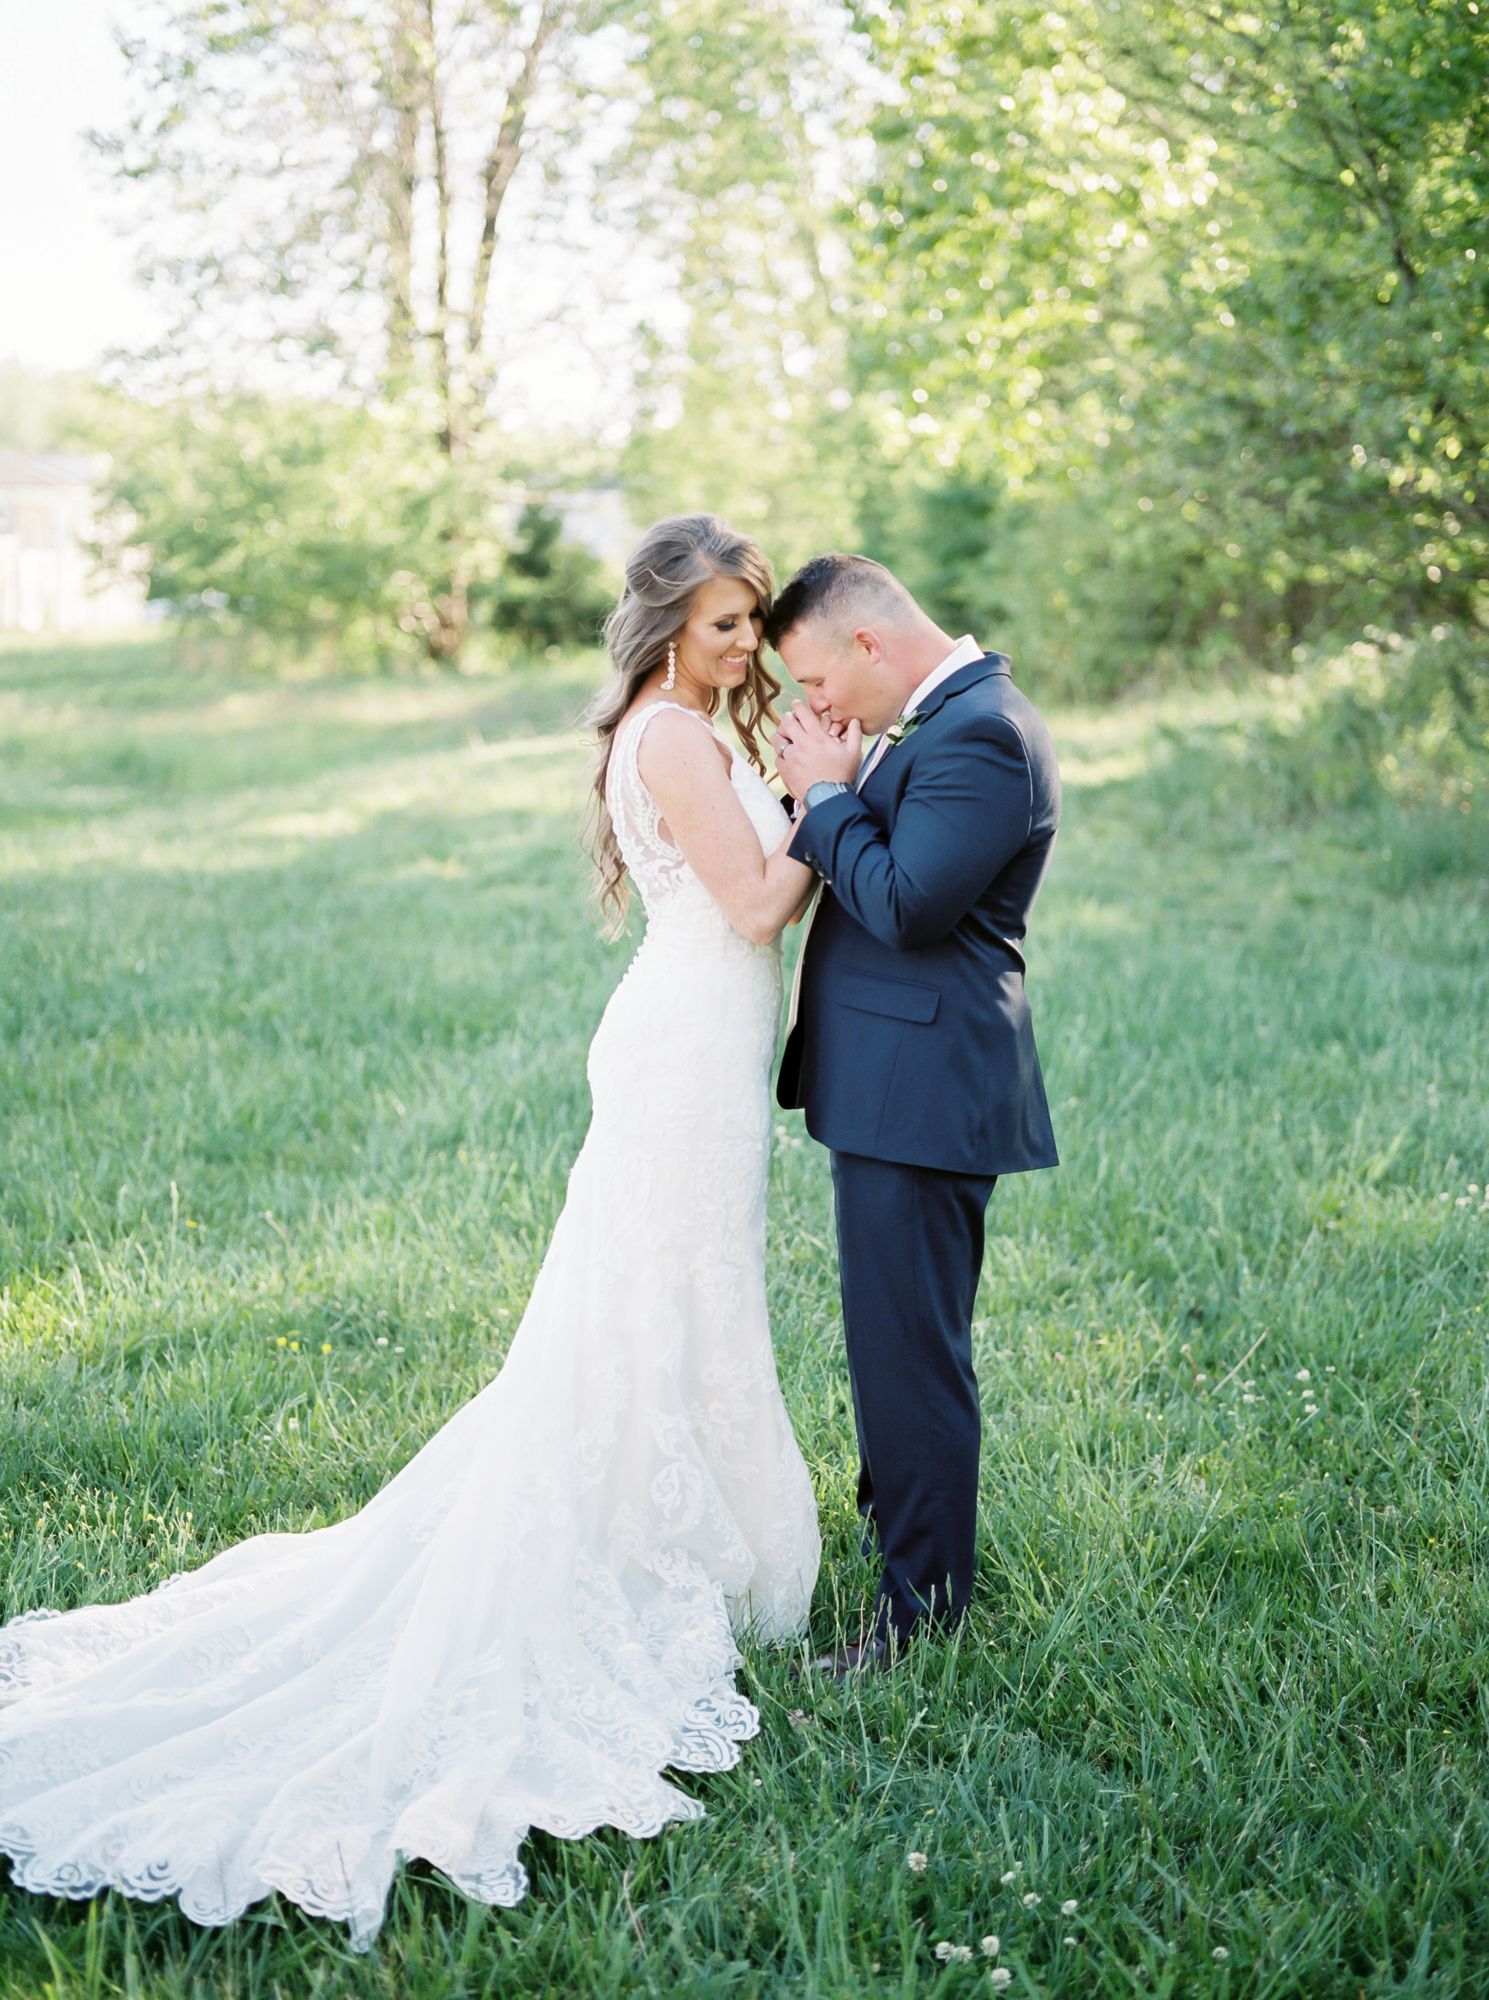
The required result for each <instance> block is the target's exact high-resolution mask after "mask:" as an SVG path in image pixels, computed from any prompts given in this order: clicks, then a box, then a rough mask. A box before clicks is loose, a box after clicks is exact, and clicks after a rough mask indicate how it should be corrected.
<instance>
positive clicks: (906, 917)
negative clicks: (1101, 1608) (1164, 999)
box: [777, 653, 1060, 1638]
mask: <svg viewBox="0 0 1489 2000" xmlns="http://www.w3.org/2000/svg"><path fill="white" fill-rule="evenodd" d="M1008 665H1009V663H1008V661H1007V659H1006V658H1005V657H1004V656H1003V655H1002V654H1001V653H987V654H984V656H983V657H982V659H980V660H976V661H974V662H972V664H971V665H969V666H966V667H962V668H960V669H959V670H958V671H957V672H956V673H954V674H952V675H951V676H949V678H948V679H947V680H945V681H943V682H942V683H941V685H940V686H939V687H938V688H936V689H935V691H934V692H933V693H932V694H931V695H930V696H929V697H928V698H927V699H926V700H925V701H924V702H923V703H922V704H921V706H920V708H919V710H918V711H917V713H918V716H919V721H918V724H917V726H916V727H915V728H914V729H912V730H911V731H910V733H909V734H908V735H907V736H906V737H905V738H904V740H903V741H902V742H900V743H898V744H896V745H894V746H892V747H890V748H889V749H887V750H886V751H885V753H884V755H883V757H882V758H881V759H880V760H879V762H878V764H877V765H876V766H875V768H874V769H873V770H872V771H871V772H870V773H869V775H868V776H867V778H865V780H864V782H863V788H862V791H861V792H846V793H839V794H838V795H836V796H835V797H832V798H829V799H826V800H824V801H823V803H822V804H820V805H818V806H816V807H814V808H813V810H812V811H811V812H809V813H807V814H806V816H805V818H804V819H803V820H802V822H801V825H800V827H799V828H798V830H797V833H796V837H795V839H794V840H793V841H792V843H791V852H792V854H793V855H794V856H795V857H796V858H797V859H798V860H799V861H805V862H808V863H809V864H810V865H811V866H812V867H813V868H815V869H816V870H817V872H818V873H819V874H820V875H821V876H822V878H823V884H824V886H823V890H822V901H821V905H820V907H819V909H818V911H817V914H816V917H815V920H814V922H813V925H812V930H811V934H810V936H809V937H808V939H807V942H806V946H805V951H806V958H805V963H804V965H803V968H802V983H801V998H800V1005H799V1010H798V1016H797V1021H796V1025H795V1027H794V1028H793V1030H792V1032H791V1034H790V1036H789V1037H788V1039H787V1043H786V1051H785V1055H784V1057H783V1059H782V1063H781V1071H780V1077H779V1080H778V1083H777V1095H778V1098H779V1100H780V1102H781V1103H782V1104H783V1105H784V1106H786V1107H787V1108H788V1109H794V1108H796V1107H798V1106H801V1107H804V1108H805V1111H806V1122H807V1130H808V1131H809V1132H810V1133H811V1134H812V1137H813V1138H814V1139H818V1140H820V1141H821V1142H822V1143H823V1144H824V1145H826V1146H828V1147H830V1148H831V1150H832V1168H833V1182H834V1188H835V1192H836V1198H837V1219H838V1254H839V1266H840V1272H841V1281H842V1293H843V1327H844V1332H845V1335H846V1338H847V1346H848V1368H849V1374H850V1377H851V1380H852V1384H853V1404H854V1414H855V1417H856V1420H857V1426H858V1441H859V1454H860V1459H861V1462H862V1463H861V1471H860V1475H859V1510H860V1512H861V1513H862V1514H863V1516H864V1518H865V1521H866V1523H867V1524H868V1528H869V1532H871V1533H876V1534H877V1538H878V1543H879V1547H880V1550H881V1552H882V1554H883V1557H884V1576H883V1581H882V1583H881V1585H880V1595H879V1606H878V1610H877V1613H876V1620H877V1629H878V1631H879V1633H880V1634H881V1635H888V1634H894V1635H896V1636H897V1637H900V1638H903V1637H905V1636H906V1635H907V1634H908V1633H909V1632H910V1631H911V1629H912V1628H913V1627H914V1626H915V1625H916V1624H918V1623H919V1622H920V1621H921V1620H923V1619H925V1618H928V1617H930V1618H935V1619H937V1620H940V1619H944V1618H947V1617H952V1618H955V1617H959V1616H960V1615H961V1613H962V1612H963V1611H964V1610H965V1608H966V1605H967V1601H968V1598H969V1597H970V1594H971V1588H972V1573H973V1565H974V1554H975V1550H974V1544H975V1533H976V1518H977V1460H978V1452H979V1449H980V1445H981V1434H982V1424H981V1414H980V1410H979V1406H978V1397H977V1379H976V1376H975V1374H974V1373H973V1369H972V1335H971V1319H972V1305H973V1299H974V1297H975V1294H976V1290H977V1279H978V1275H979V1272H980V1270H981V1267H982V1252H983V1215H984V1210H985V1208H986V1206H987V1201H988V1198H989V1196H990V1195H991V1193H992V1191H993V1187H994V1185H995V1184H996V1181H997V1177H998V1175H999V1174H1009V1173H1023V1172H1026V1171H1028V1170H1029V1169H1031V1168H1035V1167H1053V1166H1056V1165H1057V1164H1058V1156H1057V1154H1056V1152H1055V1139H1054V1133H1053V1131H1052V1129H1051V1126H1050V1117H1049V1108H1048V1105H1047V1104H1046V1102H1045V1095H1044V1083H1043V1080H1042V1078H1041V1076H1040V1073H1039V1057H1038V1055H1037V1053H1036V1051H1035V1047H1034V1035H1033V1029H1032V1026H1031V1023H1030V1017H1029V1006H1028V1002H1027V1000H1026V999H1025V997H1024V957H1023V949H1022V947H1023V941H1024V936H1025V932H1026V929H1027V925H1028V918H1029V909H1030V905H1031V904H1032V903H1033V901H1034V897H1035V895H1036V893H1037V891H1038V888H1039V884H1040V882H1041V880H1042V878H1043V875H1044V871H1045V868H1046V866H1047V864H1048V861H1049V855H1050V848H1051V846H1052V844H1053V842H1054V838H1055V829H1056V827H1057V825H1058V823H1059V817H1060V776H1059V771H1058V768H1057V766H1056V763H1055V753H1054V749H1053V747H1052V745H1051V743H1050V739H1049V732H1048V731H1047V730H1046V728H1045V726H1044V723H1043V721H1042V720H1041V719H1040V716H1039V714H1038V712H1037V710H1036V709H1035V708H1034V706H1033V705H1032V703H1030V702H1029V701H1028V700H1027V699H1026V698H1025V696H1024V695H1022V694H1021V693H1020V692H1019V690H1018V689H1017V688H1016V687H1015V686H1014V685H1013V682H1012V680H1011V679H1010V678H1009V673H1008Z"/></svg>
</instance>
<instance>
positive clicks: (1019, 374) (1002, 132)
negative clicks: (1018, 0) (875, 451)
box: [853, 0, 1489, 672]
mask: <svg viewBox="0 0 1489 2000" xmlns="http://www.w3.org/2000/svg"><path fill="white" fill-rule="evenodd" d="M864 26H865V28H866V31H867V33H868V34H869V36H870V38H871V40H872V42H873V45H874V47H875V50H876V53H877V56H878V60H879V62H880V64H881V65H882V67H883V68H884V69H885V70H886V71H887V72H888V73H889V76H890V77H891V79H892V82H893V85H894V95H893V101H892V102H891V103H889V104H888V105H887V106H886V107H885V108H884V109H883V110H882V111H881V112H880V114H879V115H878V117H877V118H876V120H875V121H874V132H875V140H876V146H877V172H876V177H875V179H874V181H873V183H872V184H871V186H870V187H869V188H867V189H866V191H865V193H864V195H863V197H862V199H861V201H860V202H859V204H858V205H857V210H856V214H855V217H854V222H855V226H856V242H855V250H856V257H857V263H858V270H859V275H860V284H859V292H858V300H859V303H858V307H857V315H856V325H855V334H854V343H853V358H854V365H855V368H856V370H857V375H858V380H859V382H860V384H861V386H862V389H863V391H864V392H865V394H866V397H867V399H868V403H869V407H870V408H871V409H872V411H873V413H874V421H875V424H876V427H877V431H878V436H879V441H880V448H881V450H882V451H883V453H884V454H885V456H886V458H887V460H888V461H889V462H890V464H891V465H892V466H894V467H896V468H897V469H898V472H899V476H900V477H901V478H907V477H908V478H913V480H914V481H915V483H917V484H918V485H919V486H921V487H927V486H929V487H931V488H934V486H935V485H936V483H937V481H938V480H940V481H943V482H944V483H945V484H946V485H947V487H948V490H950V487H951V484H952V482H960V483H962V484H965V483H966V482H967V481H968V480H969V479H970V480H974V481H976V480H981V481H984V482H986V483H987V484H988V485H989V486H990V487H991V489H992V490H994V491H996V492H997V493H998V494H999V496H1000V502H1001V505H1000V507H999V509H997V510H994V512H993V513H991V514H990V515H989V516H988V517H987V525H988V528H989V540H988V543H987V552H988V560H989V561H990V562H997V561H1003V562H1012V563H1013V566H1014V572H1015V575H1014V588H1015V595H1017V594H1018V591H1019V590H1020V589H1027V585H1028V583H1029V580H1030V578H1031V576H1032V575H1033V574H1034V571H1035V569H1038V568H1041V567H1042V570H1043V574H1042V576H1041V577H1040V585H1041V587H1042V593H1043V603H1044V605H1045V606H1046V610H1045V613H1044V626H1043V629H1042V630H1041V631H1040V637H1041V638H1043V639H1045V640H1047V641H1050V642H1052V643H1053V645H1054V648H1055V650H1056V651H1059V650H1060V647H1061V645H1062V644H1063V646H1064V649H1065V652H1066V655H1067V658H1068V660H1069V663H1070V667H1071V670H1072V671H1075V672H1080V671H1082V670H1089V669H1090V668H1091V667H1092V665H1093V656H1095V655H1098V654H1100V653H1102V652H1104V651H1105V652H1109V651H1110V649H1111V648H1112V647H1113V646H1114V645H1115V646H1117V647H1119V648H1120V649H1122V650H1124V651H1131V652H1132V653H1133V655H1134V657H1133V658H1132V660H1131V661H1130V663H1129V664H1128V666H1127V671H1129V672H1130V671H1133V670H1134V669H1139V668H1140V667H1141V666H1142V665H1143V664H1144V661H1145V657H1146V658H1150V657H1151V656H1152V654H1153V653H1154V651H1156V650H1161V649H1162V648H1163V647H1164V646H1165V645H1167V646H1170V647H1187V648H1193V647H1194V646H1196V645H1197V644H1201V643H1203V642H1204V640H1205V639H1206V635H1216V636H1217V637H1219V638H1221V639H1225V635H1227V634H1229V635H1230V636H1229V639H1228V640H1226V641H1225V642H1226V643H1228V644H1230V645H1232V646H1233V647H1236V648H1240V649H1244V650H1246V651H1249V652H1251V653H1252V654H1253V655H1265V654H1269V653H1270V654H1274V655H1275V654H1276V653H1277V652H1278V651H1279V650H1284V651H1285V649H1286V648H1287V647H1289V646H1291V645H1293V644H1295V643H1296V642H1297V641H1298V640H1299V639H1301V638H1303V637H1304V636H1305V635H1307V634H1309V633H1311V632H1316V631H1319V630H1321V629H1326V628H1328V627H1330V626H1338V625H1341V624H1343V625H1348V624H1350V623H1356V624H1358V622H1360V621H1362V620H1364V619H1368V618H1375V619H1377V620H1379V621H1381V622H1382V623H1386V622H1390V621H1394V620H1403V621H1410V620H1411V619H1413V618H1416V617H1428V618H1431V617H1438V618H1446V619H1449V620H1463V619H1466V618H1468V617H1470V616H1472V615H1474V614H1475V612H1476V611H1478V610H1480V609H1481V608H1482V606H1483V601H1484V590H1485V585H1486V579H1489V535H1486V530H1489V515H1486V512H1485V502H1486V492H1489V464H1486V460H1485V450H1486V437H1489V398H1486V382H1489V374H1486V369H1485V360H1486V358H1489V350H1486V347H1485V339H1484V336H1485V324H1486V318H1489V313H1486V303H1489V299H1486V275H1485V270H1484V262H1483V259H1484V256H1485V254H1486V252H1485V251H1484V250H1483V249H1482V248H1481V245H1482V244H1483V243H1484V241H1485V237H1486V234H1489V232H1486V230H1485V226H1484V225H1485V211H1486V200H1485V195H1486V187H1485V174H1486V171H1489V168H1486V152H1485V140H1486V136H1489V135H1486V131H1485V119H1486V96H1485V89H1484V85H1485V81H1486V75H1489V39H1486V37H1489V26H1486V17H1485V16H1483V15H1478V14H1470V13H1468V12H1466V11H1465V10H1464V9H1463V8H1461V7H1456V6H1449V5H1445V4H1441V5H1440V4H1433V5H1428V6H1420V5H1404V4H1399V0H1359V4H1353V5H1349V6H1344V7H1335V8H1327V7H1324V6H1323V5H1321V4H1318V0H1289V4H1287V5H1285V6H1280V7H1277V8H1272V9H1269V10H1268V15H1267V18H1266V20H1261V19H1260V18H1258V17H1256V16H1252V15H1246V14H1242V13H1239V12H1229V11H1227V10H1225V9H1223V8H1220V7H1214V8H1203V7H1194V6H1186V5H1161V4H1157V0H1152V3H1151V4H1146V5H1137V4H1130V5H1129V4H1127V0H1120V4H1117V5H1108V4H1094V0H1093V4H1082V5H1080V6H1077V7H1074V8H1072V9H1069V10H1067V11H1065V12H1062V13H1059V14H1056V13H1051V12H1044V11H1036V10H1035V9H1033V8H1032V7H1019V6H1016V5H1015V6H1004V5H999V6H996V7H994V6H991V5H983V6H971V7H966V6H962V5H957V4H945V0H908V4H906V5H897V6H892V7H887V8H885V9H883V10H880V11H874V12H871V13H866V14H865V16H864ZM1010 503H1012V505H1010ZM994 530H996V532H994ZM1031 536H1032V537H1033V538H1034V539H1033V540H1032V541H1031V539H1030V537H1031ZM1040 549H1042V551H1043V557H1044V560H1043V563H1042V565H1041V564H1039V563H1038V560H1037V558H1038V555H1039V552H1040ZM1031 558H1034V559H1035V560H1034V564H1033V567H1031V561H1030V559H1031ZM1056 599H1063V601H1064V604H1065V607H1066V611H1065V631H1064V633H1063V635H1062V634H1061V633H1059V632H1058V631H1055V630H1054V629H1052V620H1051V616H1050V611H1051V609H1052V608H1053V607H1054V605H1055V600H1056ZM1055 622H1057V621H1055ZM1034 624H1035V626H1036V627H1037V625H1038V619H1037V618H1036V619H1035V621H1034Z"/></svg>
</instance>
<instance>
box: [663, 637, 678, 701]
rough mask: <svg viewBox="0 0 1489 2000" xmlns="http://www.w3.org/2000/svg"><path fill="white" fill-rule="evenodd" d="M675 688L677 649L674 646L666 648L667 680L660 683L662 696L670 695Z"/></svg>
mask: <svg viewBox="0 0 1489 2000" xmlns="http://www.w3.org/2000/svg"><path fill="white" fill-rule="evenodd" d="M676 686H677V648H676V646H675V645H674V646H669V647H668V648H667V678H666V680H664V681H663V683H662V692H663V694H671V692H672V690H673V689H674V688H675V687H676Z"/></svg>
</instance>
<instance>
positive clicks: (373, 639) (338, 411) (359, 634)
mask: <svg viewBox="0 0 1489 2000" xmlns="http://www.w3.org/2000/svg"><path fill="white" fill-rule="evenodd" d="M111 442H112V445H113V451H114V460H115V473H114V479H113V492H114V495H115V497H116V498H117V499H118V500H119V501H121V502H122V503H123V504H124V505H125V506H126V507H127V508H128V509H129V510H130V512H131V513H132V514H133V516H134V519H135V530H134V537H133V539H135V540H136V541H137V542H138V543H140V544H141V545H143V546H144V547H145V548H147V549H148V550H149V552H150V594H151V596H152V597H155V598H163V599H166V600H167V601H169V602H170V603H172V604H173V605H175V606H176V607H177V608H178V609H179V611H180V612H181V613H182V614H183V615H184V616H186V617H188V618H195V619H202V618H206V619H209V620H214V621H218V622H224V621H225V622H227V623H228V624H230V625H234V626H239V627H246V628H249V629H250V630H252V631H254V632H257V633H262V634H265V635H267V636H268V637H269V638H270V639H271V640H274V641H278V642H283V643H287V644H289V645H290V646H292V647H295V648H298V649H306V648H319V649H321V650H322V651H323V652H324V654H325V655H326V657H327V658H328V659H329V660H331V661H333V662H341V663H343V664H347V665H352V666H358V665H361V666H367V665H375V664H378V663H380V662H384V661H387V660H390V659H394V658H396V657H398V656H399V655H400V654H402V655H412V654H413V653H414V652H416V651H417V650H419V649H420V646H421V642H423V641H424V640H425V639H427V638H428V637H429V635H430V634H432V633H434V632H437V631H438V630H439V629H440V627H441V624H442V622H443V620H444V619H445V617H446V615H447V602H448V599H449V597H450V595H451V593H452V591H453V590H454V588H455V586H456V581H457V579H456V576H455V573H454V568H453V566H454V565H456V564H458V565H459V570H460V578H461V580H462V586H461V587H462V588H463V587H464V586H463V579H464V577H465V576H466V575H467V574H468V573H469V572H470V570H471V569H472V567H474V566H484V567H485V568H486V569H487V570H488V571H492V572H494V571H495V570H496V569H497V567H498V565H499V563H500V560H501V550H502V546H503V537H502V533H501V525H502V524H501V519H500V510H501V506H502V494H501V488H500V483H499V481H498V480H494V479H493V478H492V477H491V475H490V469H489V468H484V469H481V468H478V467H477V466H476V465H474V464H471V463H469V462H464V463H452V462H451V461H449V460H448V459H446V458H445V457H444V456H443V454H441V453H440V452H439V451H438V450H437V449H436V448H435V446H434V444H433V442H432V441H431V440H430V439H428V438H427V437H425V436H424V435H422V434H421V433H420V432H419V431H418V430H417V429H416V428H411V427H409V426H407V425H404V424H402V423H401V422H400V421H399V420H398V417H397V414H396V412H393V411H389V410H379V411H372V410H367V409H363V408H361V407H359V406H357V405H348V404H341V403H332V402H324V401H304V400H300V401H295V400H289V399H283V398H272V399H271V398H252V397H236V398H222V399H218V400H215V401H212V402H205V403H204V402H197V401H192V402H177V403H170V404H167V405H164V406H151V405H146V404H132V405H129V406H126V407H125V408H124V409H123V410H121V411H120V413H119V415H118V417H117V419H116V428H115V432H114V435H113V438H112V440H111ZM442 607H445V608H444V609H442Z"/></svg>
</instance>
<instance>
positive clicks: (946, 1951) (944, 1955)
mask: <svg viewBox="0 0 1489 2000" xmlns="http://www.w3.org/2000/svg"><path fill="white" fill-rule="evenodd" d="M951 1952H952V1947H951V1945H950V1944H949V1943H948V1942H947V1940H946V1939H945V1938H943V1939H942V1940H941V1942H940V1944H938V1945H937V1946H936V1956H937V1958H939V1959H942V1960H945V1959H948V1958H950V1957H951Z"/></svg>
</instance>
